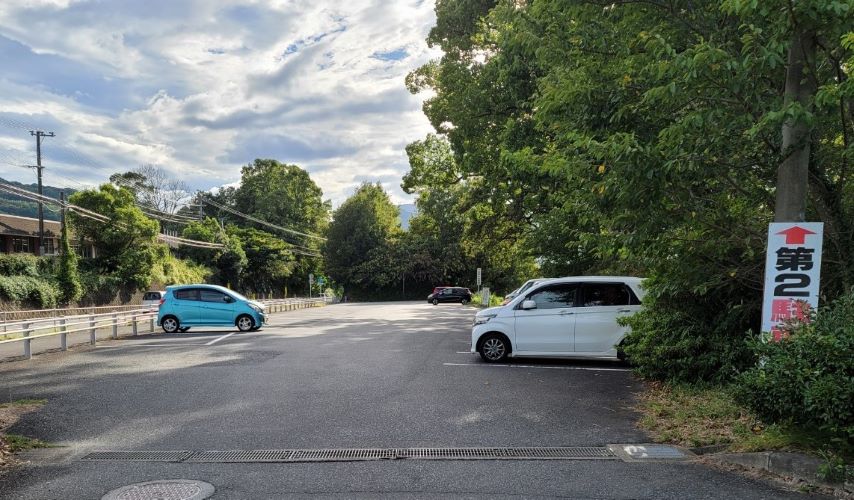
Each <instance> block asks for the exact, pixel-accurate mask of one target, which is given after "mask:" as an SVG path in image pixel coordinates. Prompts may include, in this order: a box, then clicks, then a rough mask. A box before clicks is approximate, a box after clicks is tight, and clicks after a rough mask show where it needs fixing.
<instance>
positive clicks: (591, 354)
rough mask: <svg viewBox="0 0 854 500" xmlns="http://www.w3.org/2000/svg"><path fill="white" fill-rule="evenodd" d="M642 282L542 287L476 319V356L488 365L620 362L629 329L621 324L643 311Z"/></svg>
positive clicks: (609, 279) (626, 279)
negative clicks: (550, 360)
mask: <svg viewBox="0 0 854 500" xmlns="http://www.w3.org/2000/svg"><path fill="white" fill-rule="evenodd" d="M642 281H643V279H642V278H635V277H630V276H573V277H567V278H555V279H551V280H548V281H544V282H541V283H537V284H535V285H534V286H532V287H531V288H529V289H528V290H526V291H525V292H524V293H522V294H521V295H519V296H518V297H516V298H514V299H513V300H512V301H510V303H509V304H507V305H504V306H500V307H490V308H489V309H484V310H482V311H480V312H478V313H477V315H475V319H474V326H473V327H472V331H471V352H473V353H474V352H477V353H479V354H480V357H481V358H483V360H484V361H486V362H489V363H495V362H499V361H504V360H505V359H507V358H508V357H517V356H537V357H550V356H553V357H572V358H599V359H620V358H621V357H622V353H620V352H618V349H617V346H618V345H619V344H620V342H621V341H622V340H623V337H625V336H626V333H627V332H628V327H625V326H620V325H619V324H617V318H619V317H621V316H628V315H631V314H634V313H635V312H637V311H639V310H640V308H641V305H640V304H641V300H642V299H643V295H644V291H643V288H642V287H641V282H642Z"/></svg>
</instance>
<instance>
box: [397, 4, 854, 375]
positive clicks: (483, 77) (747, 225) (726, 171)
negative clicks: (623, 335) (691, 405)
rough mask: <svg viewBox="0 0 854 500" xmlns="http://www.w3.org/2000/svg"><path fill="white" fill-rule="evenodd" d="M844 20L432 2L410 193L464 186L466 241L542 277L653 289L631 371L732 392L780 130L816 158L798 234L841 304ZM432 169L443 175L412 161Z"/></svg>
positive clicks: (636, 328) (830, 11) (770, 204)
mask: <svg viewBox="0 0 854 500" xmlns="http://www.w3.org/2000/svg"><path fill="white" fill-rule="evenodd" d="M852 11H854V6H852V4H851V2H840V1H833V0H814V1H810V2H805V3H796V4H791V3H788V2H783V1H782V0H780V1H776V0H775V1H771V2H751V1H747V0H744V1H742V0H727V1H723V2H721V1H701V2H694V1H692V2H687V1H678V0H677V1H675V2H655V1H652V2H632V1H625V2H623V1H617V2H612V1H607V2H605V1H603V2H597V1H568V0H530V1H526V2H516V1H509V0H508V1H494V2H481V1H474V0H456V1H452V0H445V1H440V2H438V3H437V5H436V13H437V22H436V27H435V28H433V30H432V31H431V32H430V36H429V38H428V42H429V43H431V44H434V45H436V46H438V47H440V48H441V49H442V51H443V55H442V57H441V58H440V59H438V60H434V61H430V62H429V63H427V64H426V65H424V66H422V67H421V68H418V69H416V70H414V71H413V72H412V73H411V74H410V75H409V76H408V77H407V82H406V83H407V86H408V87H409V88H410V90H411V91H413V92H420V91H424V90H430V91H431V92H432V95H431V97H429V98H428V99H427V100H426V101H425V104H424V112H425V114H426V115H427V117H428V118H429V120H430V122H431V123H432V125H433V127H434V128H435V130H436V133H437V134H438V135H437V136H428V137H427V138H426V139H425V140H423V141H418V142H416V143H413V144H411V145H410V146H409V148H408V149H407V151H408V152H409V153H410V164H411V166H412V170H411V172H410V174H409V175H408V176H407V178H406V179H405V180H404V188H405V189H408V190H410V191H418V190H422V191H424V190H433V191H448V192H451V191H454V190H456V189H460V186H462V188H461V189H463V190H464V191H465V192H466V193H467V194H466V196H465V198H467V200H468V202H467V203H463V204H461V205H460V207H461V208H462V209H463V210H465V214H466V218H467V219H468V221H469V222H470V224H471V226H472V230H470V231H469V233H468V236H467V239H468V241H469V242H478V243H481V244H483V245H484V246H490V245H496V244H500V243H505V242H508V241H512V242H514V243H515V244H518V245H520V246H522V247H523V248H525V249H527V252H528V253H529V254H530V255H533V256H536V257H537V258H538V260H539V262H540V263H541V265H542V268H543V271H544V272H545V273H547V274H548V275H561V274H584V273H606V272H607V273H627V274H636V275H642V276H646V277H649V278H650V279H649V280H648V281H647V286H648V288H649V291H650V294H649V299H648V305H647V308H646V309H645V312H644V313H642V314H640V315H636V317H635V319H633V320H632V326H633V334H632V336H631V337H630V339H629V345H628V346H627V348H626V350H627V352H629V353H630V354H633V355H634V358H635V360H636V362H638V363H639V365H640V366H641V369H642V370H643V369H644V367H645V366H649V367H652V366H663V365H665V364H666V365H667V366H668V368H667V369H666V370H665V372H656V373H652V374H654V375H655V376H659V377H665V378H666V377H677V378H688V379H691V378H693V379H696V378H700V379H713V378H717V377H728V376H729V375H730V374H731V371H727V369H730V370H732V369H734V367H737V366H740V364H742V363H744V362H745V360H746V359H747V358H746V357H745V349H744V343H743V340H744V338H745V334H744V332H746V331H748V330H752V331H754V332H755V331H757V330H758V327H759V312H760V298H761V289H762V267H763V260H762V255H763V253H764V246H765V233H766V228H767V223H768V222H770V221H771V220H773V217H774V212H775V203H776V199H775V193H776V192H777V190H778V166H780V165H781V163H782V162H783V161H784V160H785V159H786V158H788V157H789V156H790V155H792V154H793V151H794V149H796V147H795V146H790V147H789V148H788V149H787V148H784V147H783V141H782V136H781V131H782V130H784V125H785V124H786V123H790V124H791V123H800V124H806V126H807V131H808V133H807V134H806V137H807V138H808V140H809V142H810V144H811V145H812V148H811V149H810V153H809V168H808V170H809V175H808V185H809V186H808V187H809V189H808V205H807V212H806V216H807V218H808V219H809V220H820V221H824V222H825V224H826V229H825V239H826V243H825V245H826V246H825V259H826V260H825V265H824V267H823V291H824V293H825V294H826V296H827V297H828V298H831V297H833V296H835V295H836V294H838V293H839V292H840V291H841V290H843V289H845V288H847V287H850V286H852V285H854V263H853V262H852V260H851V257H850V254H851V249H852V243H854V225H852V222H851V221H854V196H852V183H851V181H850V174H849V172H848V166H847V165H848V162H849V161H850V156H851V143H850V137H851V133H852V132H854V130H852V123H854V120H852V118H854V116H852V105H851V98H852V96H854V86H852V84H851V83H850V79H849V71H850V66H849V65H847V64H848V61H850V60H851V58H852V48H854V47H852V44H853V43H854V35H852V34H851V33H850V31H851V24H850V15H851V13H852ZM803 27H806V28H807V32H808V38H809V39H810V40H811V41H812V42H814V43H815V46H816V47H818V49H817V50H816V51H815V54H814V57H812V58H808V59H809V61H808V67H807V68H806V69H805V73H804V74H805V75H806V77H807V78H809V79H810V80H811V82H812V83H811V86H812V87H814V89H815V92H814V93H813V94H811V95H809V96H808V99H807V101H808V104H809V105H808V106H804V105H803V103H802V102H800V101H797V100H791V99H786V98H785V95H784V86H785V85H784V84H785V83H786V78H787V66H789V64H788V62H787V54H788V53H789V49H790V47H792V46H793V43H796V42H794V41H793V33H794V32H795V31H797V29H800V28H803ZM797 43H801V42H797ZM797 47H799V46H796V48H797ZM443 138H444V140H446V141H447V142H446V144H447V146H445V145H443V144H442V140H443ZM798 146H799V145H798ZM446 150H450V151H451V152H452V155H453V160H454V161H453V162H448V161H424V160H425V158H427V159H430V158H436V157H441V154H442V151H446ZM478 229H480V231H478ZM475 235H477V237H475ZM661 360H667V363H661V362H660V361H661ZM644 361H649V364H648V365H647V364H645V363H644ZM725 368H727V369H725ZM651 370H652V368H651Z"/></svg>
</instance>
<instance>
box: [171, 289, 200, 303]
mask: <svg viewBox="0 0 854 500" xmlns="http://www.w3.org/2000/svg"><path fill="white" fill-rule="evenodd" d="M175 298H176V299H178V300H199V289H198V288H185V289H183V290H175Z"/></svg>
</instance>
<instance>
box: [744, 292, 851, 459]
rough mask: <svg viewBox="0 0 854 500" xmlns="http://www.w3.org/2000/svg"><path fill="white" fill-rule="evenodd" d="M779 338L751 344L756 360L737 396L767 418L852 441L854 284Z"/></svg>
mask: <svg viewBox="0 0 854 500" xmlns="http://www.w3.org/2000/svg"><path fill="white" fill-rule="evenodd" d="M787 330H788V332H787V333H788V337H787V338H785V339H784V340H783V341H781V342H774V343H762V342H759V341H757V342H756V343H755V344H753V346H752V347H753V351H754V353H755V354H756V360H757V361H758V363H757V365H756V366H755V367H754V368H752V369H749V370H747V371H745V372H744V373H743V374H741V376H740V377H739V378H738V380H737V382H738V383H737V384H736V386H735V396H736V398H737V399H738V400H739V401H740V402H742V403H743V404H744V405H746V406H748V407H749V408H751V409H752V410H753V411H754V412H756V414H757V415H758V416H759V417H760V418H762V419H765V420H767V421H770V422H777V423H785V424H789V423H790V424H795V425H800V426H808V427H813V428H816V429H817V430H819V431H823V432H825V433H827V434H829V435H832V436H833V437H834V439H835V440H839V441H840V442H841V443H843V444H844V443H846V442H847V443H848V445H847V446H849V447H851V446H852V445H851V443H852V442H854V441H853V440H854V406H852V401H854V289H852V290H851V291H850V292H848V294H846V295H843V296H842V297H840V298H839V299H837V300H836V301H835V302H834V303H832V304H831V305H830V306H828V307H825V308H823V309H822V310H821V311H820V312H819V313H818V315H816V316H815V318H814V320H813V321H811V322H810V323H807V324H796V325H792V326H790V327H788V328H787Z"/></svg>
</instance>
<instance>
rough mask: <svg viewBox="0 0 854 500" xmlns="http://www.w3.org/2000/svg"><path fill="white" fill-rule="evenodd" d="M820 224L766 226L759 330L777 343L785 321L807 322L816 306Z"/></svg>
mask: <svg viewBox="0 0 854 500" xmlns="http://www.w3.org/2000/svg"><path fill="white" fill-rule="evenodd" d="M822 230H823V224H822V223H821V222H801V223H795V222H787V223H773V224H771V225H770V226H769V227H768V253H767V255H766V258H765V296H764V300H763V302H762V331H763V332H769V333H770V334H771V338H772V339H773V340H775V341H778V340H780V339H781V338H782V336H783V329H782V328H781V326H782V325H783V324H784V323H786V322H788V321H795V320H798V321H809V315H810V311H813V310H815V309H816V308H817V307H818V292H819V273H820V271H821V242H822Z"/></svg>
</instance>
